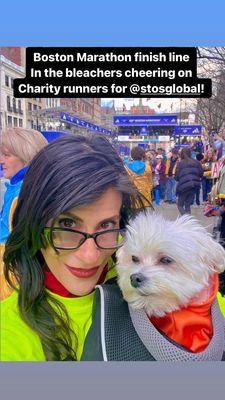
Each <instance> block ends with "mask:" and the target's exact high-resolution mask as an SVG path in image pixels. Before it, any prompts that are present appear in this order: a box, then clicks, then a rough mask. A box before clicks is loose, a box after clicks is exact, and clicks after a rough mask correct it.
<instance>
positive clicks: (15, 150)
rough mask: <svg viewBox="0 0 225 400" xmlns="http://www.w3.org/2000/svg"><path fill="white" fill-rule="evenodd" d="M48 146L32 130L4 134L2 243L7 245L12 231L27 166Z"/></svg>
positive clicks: (43, 139) (15, 130)
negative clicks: (4, 188)
mask: <svg viewBox="0 0 225 400" xmlns="http://www.w3.org/2000/svg"><path fill="white" fill-rule="evenodd" d="M47 144H48V142H47V140H46V139H45V138H44V136H43V135H42V134H41V133H40V132H38V131H35V130H32V129H23V128H7V129H6V130H4V131H3V132H2V142H1V158H0V162H1V164H2V169H3V176H4V178H5V179H9V182H6V184H5V185H6V191H5V194H4V203H3V206H2V210H1V219H0V243H5V242H6V239H7V237H8V235H9V231H10V221H11V216H12V213H13V210H14V209H15V206H16V202H17V197H18V195H19V192H20V189H21V186H22V183H23V178H24V175H25V172H26V169H27V165H28V164H29V162H30V161H31V160H32V158H33V157H34V156H35V155H36V154H37V153H38V151H39V150H41V149H42V148H43V147H44V146H46V145H47Z"/></svg>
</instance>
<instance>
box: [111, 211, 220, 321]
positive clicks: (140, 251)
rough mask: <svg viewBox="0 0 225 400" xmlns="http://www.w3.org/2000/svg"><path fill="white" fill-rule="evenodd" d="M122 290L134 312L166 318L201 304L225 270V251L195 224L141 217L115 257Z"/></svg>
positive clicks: (129, 229)
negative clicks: (212, 280) (205, 292)
mask: <svg viewBox="0 0 225 400" xmlns="http://www.w3.org/2000/svg"><path fill="white" fill-rule="evenodd" d="M117 259H118V262H117V271H118V276H119V286H120V288H121V290H122V292H123V296H124V298H125V300H126V301H127V302H128V303H130V305H131V306H132V307H133V308H144V309H145V310H146V312H147V314H148V315H149V316H151V315H154V316H163V315H165V314H166V313H168V312H172V311H175V310H178V309H180V308H181V307H185V306H187V305H188V304H190V302H192V303H193V302H195V299H198V295H199V293H201V292H203V290H204V289H205V288H206V287H207V286H208V283H209V280H210V277H211V276H212V275H213V274H214V273H215V272H218V273H220V272H222V271H223V270H224V268H225V250H224V249H223V248H222V246H220V245H219V244H218V243H217V242H215V241H214V240H213V239H212V238H211V236H210V234H209V233H207V231H206V230H205V228H204V227H202V226H201V225H200V224H199V223H198V222H197V221H196V220H195V219H193V218H192V217H190V216H182V217H180V218H178V219H177V220H175V221H169V220H165V219H164V218H163V217H162V216H160V215H156V214H151V213H150V212H148V213H140V214H139V215H138V216H137V217H136V218H135V219H134V220H133V221H131V222H130V224H129V226H128V227H127V236H126V242H125V244H124V246H123V247H122V248H121V249H119V251H118V252H117Z"/></svg>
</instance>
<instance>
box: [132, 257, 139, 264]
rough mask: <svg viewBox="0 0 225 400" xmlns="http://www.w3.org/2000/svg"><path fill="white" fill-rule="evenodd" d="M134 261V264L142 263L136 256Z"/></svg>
mask: <svg viewBox="0 0 225 400" xmlns="http://www.w3.org/2000/svg"><path fill="white" fill-rule="evenodd" d="M132 261H133V262H134V263H139V262H140V260H139V258H138V257H136V256H132Z"/></svg>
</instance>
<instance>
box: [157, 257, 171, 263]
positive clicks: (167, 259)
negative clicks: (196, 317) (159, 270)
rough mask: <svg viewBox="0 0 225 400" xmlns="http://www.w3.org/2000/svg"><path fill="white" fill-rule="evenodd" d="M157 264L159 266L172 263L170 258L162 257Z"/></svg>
mask: <svg viewBox="0 0 225 400" xmlns="http://www.w3.org/2000/svg"><path fill="white" fill-rule="evenodd" d="M159 262H161V264H170V263H172V262H173V260H172V258H170V257H162V258H160V260H159Z"/></svg>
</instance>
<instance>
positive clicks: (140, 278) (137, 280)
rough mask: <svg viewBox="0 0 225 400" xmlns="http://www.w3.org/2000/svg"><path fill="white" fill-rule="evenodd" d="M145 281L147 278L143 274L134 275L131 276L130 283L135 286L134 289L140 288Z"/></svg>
mask: <svg viewBox="0 0 225 400" xmlns="http://www.w3.org/2000/svg"><path fill="white" fill-rule="evenodd" d="M145 280H146V277H145V276H144V275H143V274H141V273H137V274H132V275H131V276H130V283H131V286H133V287H134V288H138V287H140V286H141V285H142V284H143V282H144V281H145Z"/></svg>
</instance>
